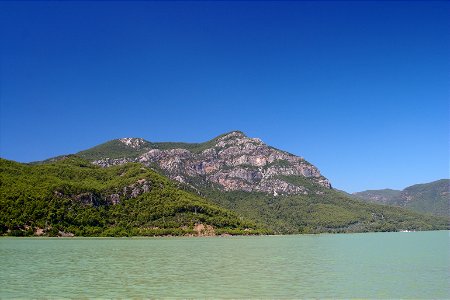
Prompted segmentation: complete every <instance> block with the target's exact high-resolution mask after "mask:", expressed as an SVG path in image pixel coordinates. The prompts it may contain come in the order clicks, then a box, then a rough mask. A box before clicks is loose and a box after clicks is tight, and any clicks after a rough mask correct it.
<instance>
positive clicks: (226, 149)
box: [78, 131, 448, 233]
mask: <svg viewBox="0 0 450 300" xmlns="http://www.w3.org/2000/svg"><path fill="white" fill-rule="evenodd" d="M110 151H111V152H110ZM78 155H81V156H83V157H85V158H89V159H90V160H92V161H93V163H94V164H97V165H99V166H102V167H111V166H115V165H120V164H124V163H127V162H141V163H143V164H145V165H146V166H148V167H150V168H153V169H154V170H157V171H158V172H161V173H163V174H165V175H166V176H169V177H170V178H172V179H174V180H177V181H179V182H180V184H181V186H184V188H185V189H186V190H188V191H193V192H196V193H197V194H199V195H201V196H203V197H205V198H207V199H209V200H211V201H213V202H215V203H216V204H219V205H220V206H222V207H224V208H227V209H230V210H233V211H234V212H236V213H238V214H239V215H242V216H244V217H246V218H248V219H251V220H253V221H255V222H259V223H261V224H264V225H265V226H266V227H268V228H270V229H271V230H273V231H274V232H277V233H302V232H363V231H382V230H389V231H395V230H403V229H409V230H427V229H444V228H447V227H448V220H447V219H444V218H433V217H429V216H423V215H420V214H417V213H412V212H410V211H407V210H403V209H399V208H392V207H386V206H381V205H375V204H368V203H364V202H362V201H359V200H355V199H354V198H352V197H350V196H347V195H343V194H342V193H339V192H337V191H334V190H333V189H332V188H331V185H330V183H329V182H328V180H327V179H326V178H325V177H324V176H322V175H321V173H320V171H319V170H318V169H317V168H316V167H315V166H313V165H312V164H310V163H309V162H307V161H306V160H305V159H303V158H301V157H298V156H295V155H293V154H290V153H287V152H285V151H282V150H278V149H275V148H273V147H270V146H268V145H266V144H264V143H263V142H262V141H261V140H260V139H256V138H249V137H247V136H245V135H244V134H243V133H242V132H240V131H234V132H231V133H227V134H223V135H221V136H219V137H217V138H215V139H212V140H211V141H208V142H206V143H200V144H188V143H151V142H147V141H145V140H143V139H135V138H134V139H133V138H124V139H119V140H114V141H111V142H108V143H105V144H102V145H99V146H97V147H94V148H91V149H88V150H86V151H82V152H80V153H78Z"/></svg>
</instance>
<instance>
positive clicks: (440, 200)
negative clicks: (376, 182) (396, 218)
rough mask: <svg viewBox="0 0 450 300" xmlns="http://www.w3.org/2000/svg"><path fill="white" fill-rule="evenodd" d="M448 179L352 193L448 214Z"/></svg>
mask: <svg viewBox="0 0 450 300" xmlns="http://www.w3.org/2000/svg"><path fill="white" fill-rule="evenodd" d="M449 189H450V180H449V179H441V180H437V181H434V182H430V183H424V184H416V185H412V186H410V187H407V188H405V189H404V190H403V191H397V190H389V189H384V190H370V191H364V192H358V193H354V195H355V196H356V197H358V198H360V199H362V200H365V201H369V202H374V203H382V204H387V205H395V206H400V207H404V208H408V209H411V210H414V211H417V212H422V213H431V214H434V215H438V216H450V192H449Z"/></svg>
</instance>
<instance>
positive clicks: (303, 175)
mask: <svg viewBox="0 0 450 300" xmlns="http://www.w3.org/2000/svg"><path fill="white" fill-rule="evenodd" d="M107 144H108V145H107V146H102V147H99V146H98V147H96V148H92V150H87V151H83V152H80V153H79V155H81V156H84V157H87V158H91V160H92V161H93V163H94V164H97V165H99V166H102V167H108V166H112V165H118V164H124V163H127V162H140V163H143V164H145V165H147V166H150V167H153V168H156V169H158V170H160V171H162V172H163V173H164V174H165V175H167V176H168V177H170V178H172V179H175V180H177V181H179V182H182V183H185V184H188V185H190V186H192V187H194V188H198V187H199V186H205V185H208V186H213V187H216V188H218V189H219V190H224V191H247V192H264V193H268V194H273V195H275V196H277V195H294V194H309V193H320V189H319V190H316V189H311V186H319V187H324V188H328V189H329V188H331V185H330V182H329V181H328V180H327V179H326V178H325V177H324V176H322V175H321V174H320V171H319V170H318V169H317V168H316V167H315V166H313V165H312V164H310V163H308V162H307V161H306V160H305V159H303V158H302V157H298V156H295V155H293V154H290V153H287V152H284V151H281V150H278V149H275V148H273V147H270V146H268V145H266V144H265V143H263V142H262V141H261V140H260V139H258V138H249V137H247V136H246V135H245V134H243V133H242V132H240V131H233V132H230V133H227V134H224V135H221V136H219V137H217V138H215V139H213V140H211V141H209V142H206V143H201V144H187V143H151V142H147V141H145V140H143V139H140V138H122V139H118V140H114V141H111V142H108V143H107ZM105 145H106V144H105ZM105 149H110V153H114V155H108V154H109V152H108V151H106V150H105ZM117 149H120V151H119V150H117ZM118 153H119V154H118ZM293 179H295V180H293ZM298 179H300V180H298ZM302 183H304V184H302Z"/></svg>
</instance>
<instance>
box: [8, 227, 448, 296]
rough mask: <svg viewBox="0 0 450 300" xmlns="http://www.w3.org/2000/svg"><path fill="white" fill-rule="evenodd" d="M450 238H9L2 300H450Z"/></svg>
mask: <svg viewBox="0 0 450 300" xmlns="http://www.w3.org/2000/svg"><path fill="white" fill-rule="evenodd" d="M449 253H450V251H449V232H448V231H439V232H412V233H365V234H338V235H292V236H263V237H216V238H124V239H122V238H116V239H104V238H99V239H91V238H0V298H30V297H33V298H42V297H45V298H61V297H67V298H80V297H89V298H94V297H105V298H111V297H119V298H123V297H127V298H128V297H135V298H143V297H145V298H161V297H179V298H205V297H206V298H217V297H223V298H258V297H259V298H261V297H263V298H450V289H449V279H450V275H449V267H450V259H449Z"/></svg>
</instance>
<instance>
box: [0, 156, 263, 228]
mask: <svg viewBox="0 0 450 300" xmlns="http://www.w3.org/2000/svg"><path fill="white" fill-rule="evenodd" d="M261 228H262V227H261V226H258V225H257V224H256V223H255V222H251V221H248V220H245V219H244V218H242V216H238V215H237V214H236V213H234V212H231V211H230V210H227V209H224V208H222V207H219V206H218V205H217V204H214V203H212V202H211V201H209V200H207V199H205V198H202V197H200V196H198V195H194V194H192V193H190V192H188V191H183V190H180V189H179V188H178V187H177V185H176V184H175V183H174V182H172V181H171V180H169V179H167V178H165V177H164V176H162V175H160V174H157V173H156V172H154V171H152V170H151V169H149V168H144V167H143V166H142V165H141V164H136V163H128V164H123V165H120V166H114V167H111V168H100V167H99V166H96V165H93V164H91V163H89V162H88V161H86V160H84V159H81V158H79V157H75V156H65V157H59V158H58V159H57V160H55V161H52V162H47V163H43V164H36V165H25V164H20V163H17V162H13V161H8V160H4V159H0V234H9V235H32V234H37V235H42V234H43V235H50V236H57V235H62V236H71V235H82V236H127V235H150V236H153V235H214V234H222V233H228V234H259V233H269V231H267V230H261Z"/></svg>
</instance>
